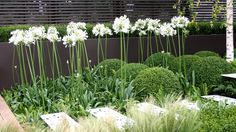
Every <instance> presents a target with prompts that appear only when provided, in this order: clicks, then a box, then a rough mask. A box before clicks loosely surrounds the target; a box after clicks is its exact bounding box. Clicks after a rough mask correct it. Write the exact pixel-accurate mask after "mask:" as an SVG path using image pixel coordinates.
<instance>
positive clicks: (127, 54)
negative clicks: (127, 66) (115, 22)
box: [126, 33, 129, 62]
mask: <svg viewBox="0 0 236 132" xmlns="http://www.w3.org/2000/svg"><path fill="white" fill-rule="evenodd" d="M126 40H127V41H126V46H127V47H126V61H127V62H128V61H129V60H128V59H129V33H128V35H127V39H126Z"/></svg>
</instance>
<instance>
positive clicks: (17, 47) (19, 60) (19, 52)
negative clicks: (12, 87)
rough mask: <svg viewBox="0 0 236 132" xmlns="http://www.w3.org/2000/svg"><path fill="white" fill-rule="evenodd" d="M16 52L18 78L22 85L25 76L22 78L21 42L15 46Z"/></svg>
mask: <svg viewBox="0 0 236 132" xmlns="http://www.w3.org/2000/svg"><path fill="white" fill-rule="evenodd" d="M16 52H17V56H18V62H19V72H20V75H19V80H20V81H21V84H22V85H25V78H24V71H23V64H22V56H21V44H20V45H18V46H16Z"/></svg>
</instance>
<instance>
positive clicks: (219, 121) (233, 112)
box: [199, 103, 236, 132]
mask: <svg viewBox="0 0 236 132" xmlns="http://www.w3.org/2000/svg"><path fill="white" fill-rule="evenodd" d="M200 119H201V121H202V126H201V128H200V130H199V131H200V132H235V130H236V106H221V105H218V104H214V103H210V104H208V105H206V106H205V107H203V109H202V110H201V112H200Z"/></svg>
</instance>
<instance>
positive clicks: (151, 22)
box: [146, 18, 161, 32]
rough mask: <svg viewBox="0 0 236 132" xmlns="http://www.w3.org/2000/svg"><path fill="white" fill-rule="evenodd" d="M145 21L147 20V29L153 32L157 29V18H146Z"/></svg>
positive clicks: (158, 21)
mask: <svg viewBox="0 0 236 132" xmlns="http://www.w3.org/2000/svg"><path fill="white" fill-rule="evenodd" d="M146 22H147V30H148V31H149V32H155V30H157V29H158V28H159V27H160V26H161V24H160V20H159V19H150V18H147V19H146Z"/></svg>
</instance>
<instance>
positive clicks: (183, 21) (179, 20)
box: [171, 16, 189, 28]
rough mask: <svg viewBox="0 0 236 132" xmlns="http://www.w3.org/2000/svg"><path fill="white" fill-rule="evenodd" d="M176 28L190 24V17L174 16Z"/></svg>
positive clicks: (172, 20)
mask: <svg viewBox="0 0 236 132" xmlns="http://www.w3.org/2000/svg"><path fill="white" fill-rule="evenodd" d="M171 23H172V24H173V27H174V28H186V27H187V26H188V24H189V19H188V18H187V17H184V16H174V17H173V18H172V19H171Z"/></svg>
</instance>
